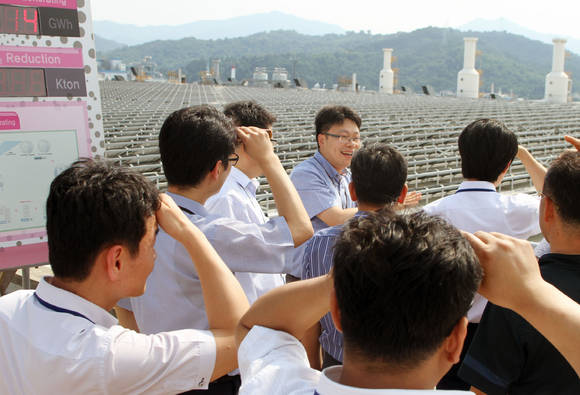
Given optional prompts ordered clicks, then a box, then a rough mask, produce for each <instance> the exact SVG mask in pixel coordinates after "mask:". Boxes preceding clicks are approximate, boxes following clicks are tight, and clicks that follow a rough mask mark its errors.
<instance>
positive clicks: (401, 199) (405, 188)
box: [397, 184, 409, 203]
mask: <svg viewBox="0 0 580 395" xmlns="http://www.w3.org/2000/svg"><path fill="white" fill-rule="evenodd" d="M408 191H409V187H408V186H407V184H405V185H403V189H401V193H400V194H399V198H398V199H397V202H399V203H403V202H404V201H405V197H407V192H408Z"/></svg>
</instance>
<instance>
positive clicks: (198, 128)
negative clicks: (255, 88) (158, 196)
mask: <svg viewBox="0 0 580 395" xmlns="http://www.w3.org/2000/svg"><path fill="white" fill-rule="evenodd" d="M235 141H236V132H235V130H234V126H233V124H232V122H231V121H230V120H229V119H228V118H227V117H226V116H225V115H224V114H223V113H221V112H220V111H218V110H217V109H216V108H215V107H212V106H208V105H202V106H194V107H187V108H182V109H181V110H177V111H175V112H173V113H172V114H170V115H169V116H168V117H167V119H166V120H165V122H164V123H163V126H162V127H161V132H160V133H159V153H160V154H161V163H162V164H163V171H164V172H165V177H166V178H167V182H168V183H169V184H170V185H175V186H182V187H194V186H196V185H197V184H199V182H200V181H201V180H203V178H204V177H205V176H206V175H207V174H208V173H209V172H210V171H211V169H213V168H214V166H215V165H216V163H217V162H218V161H220V160H221V161H222V163H223V165H224V167H226V168H227V166H228V165H229V164H228V157H229V156H230V155H231V154H232V153H233V152H234V149H235Z"/></svg>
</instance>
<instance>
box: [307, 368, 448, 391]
mask: <svg viewBox="0 0 580 395" xmlns="http://www.w3.org/2000/svg"><path fill="white" fill-rule="evenodd" d="M341 372H342V366H332V367H330V368H326V369H324V371H323V372H322V374H321V375H320V380H319V381H318V384H317V385H316V392H317V393H318V394H320V395H331V394H332V395H355V394H367V395H379V394H385V395H386V394H400V393H401V392H402V391H403V390H400V389H369V388H355V387H350V386H348V385H343V384H340V383H339V382H338V380H339V379H340V374H341ZM433 391H434V390H433ZM429 392H431V391H429V390H427V391H426V390H404V393H405V394H408V395H414V394H415V395H425V394H428V393H429ZM449 393H450V394H455V393H457V392H455V391H451V392H449Z"/></svg>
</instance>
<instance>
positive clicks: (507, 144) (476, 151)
mask: <svg viewBox="0 0 580 395" xmlns="http://www.w3.org/2000/svg"><path fill="white" fill-rule="evenodd" d="M458 145H459V154H460V155H461V171H462V173H463V177H464V178H468V179H475V180H479V181H488V182H495V181H496V180H497V179H498V177H499V175H500V174H501V173H502V172H503V171H504V170H505V169H506V168H507V167H508V165H509V164H510V162H511V161H513V160H514V158H515V157H516V154H517V153H518V138H517V137H516V135H515V134H514V133H513V132H512V131H511V130H509V129H508V128H507V127H506V126H505V125H504V124H503V123H502V122H500V121H498V120H495V119H478V120H477V121H474V122H472V123H470V124H469V125H467V126H466V127H465V129H463V131H462V132H461V134H460V135H459V141H458Z"/></svg>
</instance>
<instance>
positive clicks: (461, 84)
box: [457, 37, 479, 99]
mask: <svg viewBox="0 0 580 395" xmlns="http://www.w3.org/2000/svg"><path fill="white" fill-rule="evenodd" d="M463 42H464V43H465V49H464V52H463V70H461V71H460V72H459V74H457V97H469V98H472V99H477V98H478V97H479V73H478V72H477V70H475V47H476V44H477V38H475V37H465V38H464V39H463Z"/></svg>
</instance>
